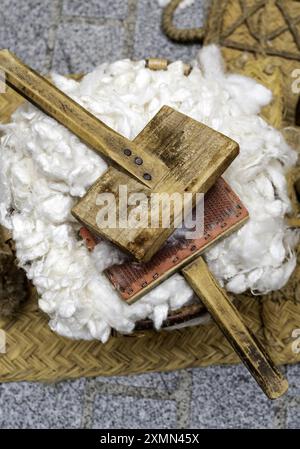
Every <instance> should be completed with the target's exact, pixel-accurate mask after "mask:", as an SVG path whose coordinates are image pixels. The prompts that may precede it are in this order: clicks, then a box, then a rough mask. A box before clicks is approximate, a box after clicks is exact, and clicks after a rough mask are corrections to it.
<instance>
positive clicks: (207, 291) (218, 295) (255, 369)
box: [182, 257, 288, 399]
mask: <svg viewBox="0 0 300 449" xmlns="http://www.w3.org/2000/svg"><path fill="white" fill-rule="evenodd" d="M182 273H183V275H184V277H185V279H186V280H187V282H188V283H189V285H190V286H191V287H192V288H193V290H194V292H195V293H196V294H197V295H198V296H199V298H200V299H201V301H202V303H203V304H204V305H205V307H206V308H207V310H208V311H209V312H210V314H211V315H212V317H213V318H214V320H215V321H216V323H217V324H218V326H219V328H220V329H221V330H222V332H223V333H224V335H225V336H226V337H227V339H228V341H229V342H230V343H231V345H232V346H233V348H234V349H235V351H236V352H237V354H238V355H239V357H240V358H241V360H242V362H244V364H245V365H246V366H247V367H248V369H249V371H250V373H251V374H252V375H253V377H254V378H255V380H256V381H257V383H258V384H259V385H260V387H261V388H262V390H263V391H264V392H265V394H266V395H267V396H268V397H269V398H270V399H277V398H279V397H280V396H282V395H283V394H284V393H285V392H286V391H287V389H288V382H287V380H286V379H285V378H284V377H283V375H282V374H281V372H280V371H279V370H278V369H277V368H276V367H275V366H274V364H273V362H272V361H271V360H270V358H269V356H268V355H267V354H266V352H265V351H264V349H263V348H262V347H261V345H260V343H259V342H258V341H257V340H256V339H255V337H254V336H253V335H252V334H251V332H250V331H249V329H248V328H247V327H246V325H245V324H244V322H243V321H242V319H241V317H240V314H239V313H238V311H237V309H236V308H235V306H234V305H233V304H232V302H231V301H230V299H229V298H228V296H227V294H226V292H225V290H224V289H223V288H221V287H220V285H219V284H218V282H217V281H216V279H215V278H214V277H213V275H212V274H211V272H210V271H209V269H208V267H207V265H206V263H205V262H204V260H203V259H202V257H199V258H198V259H197V260H196V261H194V262H193V263H192V264H190V265H188V266H187V267H185V268H184V269H183V271H182Z"/></svg>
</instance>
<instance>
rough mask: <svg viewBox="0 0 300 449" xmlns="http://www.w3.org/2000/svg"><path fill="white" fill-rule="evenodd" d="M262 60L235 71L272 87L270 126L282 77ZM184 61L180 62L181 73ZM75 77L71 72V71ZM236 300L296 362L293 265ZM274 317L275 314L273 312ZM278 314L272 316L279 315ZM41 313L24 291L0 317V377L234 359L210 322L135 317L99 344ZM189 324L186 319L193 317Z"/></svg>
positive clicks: (298, 282)
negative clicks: (274, 281)
mask: <svg viewBox="0 0 300 449" xmlns="http://www.w3.org/2000/svg"><path fill="white" fill-rule="evenodd" d="M267 64H268V62H267V60H264V59H260V60H259V63H257V62H256V61H249V62H248V63H247V64H245V65H244V67H243V68H241V69H240V71H241V72H242V73H244V74H247V75H250V76H252V77H254V78H256V79H257V80H258V81H260V82H261V83H262V84H264V85H266V86H267V87H269V88H271V89H272V90H273V92H274V94H275V96H274V101H273V102H272V104H271V105H270V106H268V107H267V108H265V110H264V111H263V114H262V115H263V116H264V118H265V119H266V120H268V121H269V122H270V123H271V124H272V125H274V126H277V127H278V126H280V124H281V122H282V114H283V107H282V83H281V73H280V71H278V70H275V71H273V72H272V73H269V72H268V70H266V65H267ZM147 65H148V67H149V68H150V69H152V70H164V69H166V67H167V65H168V61H166V60H161V59H149V60H148V61H147ZM189 71H190V67H189V66H186V67H185V73H186V75H187V74H188V73H189ZM76 78H78V77H76ZM22 101H23V100H22V99H21V98H20V97H19V96H17V95H16V94H15V93H14V92H13V91H11V90H10V89H8V91H7V93H6V94H5V95H1V96H0V121H1V122H8V121H9V120H10V116H11V114H12V112H13V111H14V110H15V109H16V108H17V107H18V106H19V105H20V104H21V103H22ZM284 132H285V134H286V136H287V138H288V139H289V140H290V141H291V143H292V144H294V145H295V146H296V147H297V148H299V147H300V146H299V142H300V132H299V131H298V129H297V128H294V127H290V128H286V129H285V130H284ZM298 177H299V168H296V169H295V170H293V171H292V173H291V174H290V175H289V177H288V183H289V191H290V196H291V198H292V202H293V205H294V211H295V214H294V216H293V217H287V220H289V222H290V224H291V225H293V226H299V218H297V217H298V215H299V213H300V206H299V202H298V201H297V194H296V192H295V189H294V186H295V181H296V180H297V179H298ZM234 300H235V303H236V305H237V307H238V308H239V310H240V312H241V313H242V315H243V318H244V319H245V322H246V323H247V325H248V326H249V327H250V328H251V329H252V331H253V332H255V334H256V335H257V337H258V338H259V339H260V340H261V342H262V344H263V345H264V346H265V348H266V349H267V351H268V352H269V354H270V355H271V357H272V358H273V359H274V361H275V362H276V363H286V362H290V363H295V362H297V361H300V354H297V353H295V352H292V350H291V344H292V343H293V338H292V332H293V330H294V329H296V328H300V264H298V267H297V270H296V271H295V273H294V275H293V277H292V278H291V280H290V281H289V283H288V285H287V286H286V287H285V288H284V289H282V290H281V291H279V292H275V293H272V294H269V295H264V296H260V297H256V298H253V297H252V295H251V294H250V293H246V294H243V295H236V296H235V298H234ZM205 313H206V312H205V310H204V308H203V306H202V304H201V303H200V301H199V304H196V305H191V306H186V307H183V308H181V309H179V310H177V311H175V312H173V313H171V314H170V315H169V316H168V319H167V320H166V321H165V322H164V325H163V327H165V328H169V329H171V328H172V326H174V325H178V324H182V323H184V324H190V323H191V320H195V319H197V318H198V317H200V316H202V315H203V314H205ZM276 317H277V318H276ZM278 317H279V318H278ZM47 320H48V318H47V316H46V315H45V314H43V313H42V312H41V311H40V310H39V308H38V305H37V295H36V292H35V290H34V289H32V290H31V295H30V300H29V301H27V302H26V303H25V304H24V307H23V308H22V310H21V311H20V312H19V313H18V315H17V316H15V317H13V318H10V319H7V318H3V319H2V320H0V328H2V329H4V330H6V332H7V339H8V351H7V354H5V355H3V356H1V355H0V373H1V374H0V381H11V380H24V379H26V380H58V379H63V378H75V377H79V376H95V375H100V374H102V375H117V374H129V373H139V372H147V371H166V370H172V369H179V368H185V367H189V366H206V365H210V364H213V363H237V362H238V361H239V360H238V358H237V356H236V355H235V353H234V352H233V351H232V348H231V347H230V345H229V343H228V342H227V341H226V339H225V338H224V337H223V335H222V334H221V332H220V331H219V329H218V328H217V327H216V326H215V324H214V323H213V322H210V323H208V324H205V325H202V326H196V327H193V328H186V329H180V330H172V332H165V331H164V330H162V331H161V332H159V333H157V332H155V331H154V330H152V328H153V323H152V321H151V320H143V321H140V322H138V323H137V325H136V331H137V332H134V333H133V334H132V335H130V336H121V335H117V334H115V335H114V336H112V337H111V339H110V340H109V342H108V343H107V344H106V345H101V344H99V342H85V341H79V342H77V341H72V340H68V339H66V338H62V337H60V336H58V335H56V334H54V333H53V332H51V330H50V329H49V327H48V326H47ZM192 323H193V321H192Z"/></svg>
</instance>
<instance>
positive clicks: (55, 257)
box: [0, 46, 298, 342]
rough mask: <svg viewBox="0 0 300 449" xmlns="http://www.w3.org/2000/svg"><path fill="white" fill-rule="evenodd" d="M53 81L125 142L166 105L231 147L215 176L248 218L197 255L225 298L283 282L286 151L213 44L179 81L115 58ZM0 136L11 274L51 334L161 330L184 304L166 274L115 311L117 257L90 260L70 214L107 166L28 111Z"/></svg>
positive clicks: (0, 188) (1, 198)
mask: <svg viewBox="0 0 300 449" xmlns="http://www.w3.org/2000/svg"><path fill="white" fill-rule="evenodd" d="M53 80H54V82H55V84H56V85H57V86H58V87H59V88H60V89H62V90H64V91H65V92H66V93H67V94H68V95H70V96H71V97H72V98H74V99H75V100H76V101H78V102H79V103H81V104H82V105H83V106H84V107H86V108H87V109H89V110H90V111H91V112H92V113H93V114H95V115H96V116H97V117H99V118H100V119H101V120H103V121H104V122H105V123H106V124H107V125H109V126H111V127H112V128H114V129H115V130H116V131H118V132H120V133H121V134H123V135H125V136H126V137H128V138H130V139H133V138H134V137H135V136H136V135H137V134H138V133H139V132H140V131H141V129H142V128H143V127H144V126H145V125H146V124H147V123H148V122H149V120H151V118H152V117H153V116H154V115H155V113H156V112H157V111H158V110H159V109H160V107H161V106H162V105H165V104H167V105H169V106H171V107H174V108H175V109H177V110H179V111H181V112H183V113H185V114H187V115H189V116H191V117H193V118H194V119H197V120H199V121H201V122H203V123H205V124H207V125H209V126H211V127H212V128H214V129H216V130H218V131H221V132H222V133H224V134H226V135H228V136H229V137H231V138H233V139H235V140H236V141H238V142H239V144H240V155H239V156H238V157H237V159H236V160H235V161H234V162H233V164H232V165H231V166H230V168H229V169H228V170H227V171H226V173H225V178H226V179H227V181H228V182H229V183H230V185H231V186H232V187H233V188H234V190H235V191H236V192H237V194H238V195H239V196H240V197H241V199H242V200H243V202H244V204H245V205H246V207H247V208H248V209H249V212H250V217H251V218H250V220H249V222H248V223H247V224H245V225H244V227H243V228H242V229H241V230H239V231H238V232H236V233H235V234H234V235H232V236H230V237H228V238H226V239H225V240H223V241H222V242H220V243H218V244H217V245H216V246H215V247H214V248H213V249H210V250H209V251H207V252H206V259H207V261H208V263H209V266H210V268H211V270H212V271H213V272H214V273H215V275H216V276H217V277H218V279H219V281H220V282H221V283H222V284H225V286H226V288H227V289H228V290H229V291H231V292H243V291H245V290H246V289H251V290H252V291H253V292H255V293H256V292H266V291H270V290H274V289H279V288H281V287H282V286H283V285H284V284H285V283H286V281H287V280H288V278H289V276H290V274H291V273H292V271H293V269H294V267H295V264H296V260H295V256H294V254H293V252H292V250H293V248H294V247H295V245H296V242H297V238H298V235H297V234H296V232H294V231H292V230H289V229H288V228H287V227H286V225H285V224H284V220H283V217H284V214H285V213H286V212H287V211H289V210H290V202H289V199H288V196H287V190H286V182H285V177H284V173H285V171H286V170H287V168H288V167H290V166H292V165H293V164H295V161H296V154H295V152H294V151H292V150H291V149H290V148H289V146H288V145H287V144H286V142H285V141H284V139H283V137H282V135H281V134H280V133H279V132H278V131H276V130H275V129H274V128H272V127H271V126H269V125H268V124H267V123H266V122H265V121H264V120H263V119H261V118H260V117H259V116H258V113H259V111H260V109H261V107H262V106H265V105H266V104H268V103H269V102H270V100H271V92H270V91H269V90H267V89H266V88H265V87H263V86H261V85H259V84H258V83H257V82H255V81H254V80H252V79H250V78H246V77H244V76H240V75H226V74H224V72H223V68H222V60H221V56H220V52H219V49H218V48H217V47H215V46H209V47H206V48H203V49H202V50H201V51H200V53H199V56H198V58H197V61H195V62H194V68H193V70H192V72H191V74H190V75H189V76H188V77H186V76H184V75H183V65H182V63H181V62H176V63H173V64H171V65H170V66H169V68H168V70H167V71H165V72H155V71H150V70H148V69H146V68H145V63H144V61H140V62H131V61H129V60H123V61H118V62H115V63H113V64H102V65H101V66H99V67H97V68H96V69H95V70H94V71H93V72H91V73H90V74H88V75H86V76H85V77H84V78H83V80H82V81H81V82H77V81H74V80H70V79H66V78H65V77H62V76H59V75H56V74H53ZM1 130H2V131H3V136H2V138H1V150H0V151H1V154H0V157H1V170H0V221H1V223H2V224H3V225H5V226H7V227H8V228H10V229H11V230H12V232H13V237H14V239H15V242H16V248H17V256H18V259H19V262H20V266H22V267H23V268H24V269H25V270H26V272H27V275H28V277H29V278H30V279H31V280H32V281H33V283H34V285H35V286H36V288H37V291H38V293H39V295H40V300H39V305H40V308H41V309H42V310H43V311H44V312H46V313H48V314H49V316H50V327H51V328H52V329H53V330H54V331H56V332H58V333H59V334H61V335H64V336H67V337H72V338H82V339H99V340H101V341H102V342H105V341H107V339H108V338H109V336H110V332H111V328H115V329H116V330H118V331H119V332H123V333H129V332H131V331H132V330H133V328H134V324H135V321H136V320H138V319H141V318H146V317H150V318H152V319H154V321H155V325H156V327H157V328H159V327H160V326H161V323H162V321H163V319H164V318H165V317H166V315H167V313H168V310H170V309H176V308H178V307H180V306H182V305H183V304H186V303H187V302H189V301H191V300H192V299H193V293H192V290H191V289H190V287H189V286H188V285H187V284H186V283H185V281H184V279H183V278H182V276H181V275H179V274H176V275H174V276H172V277H171V278H170V279H168V280H167V281H165V282H164V283H163V284H161V285H160V286H159V287H157V288H156V289H155V290H153V291H152V292H150V293H149V294H147V295H146V296H144V297H143V298H142V299H141V300H140V301H138V302H137V303H135V304H133V305H131V306H128V305H127V304H125V303H124V302H123V301H122V300H121V299H120V298H119V297H118V295H117V293H116V292H115V291H114V290H113V288H112V287H111V285H110V284H109V282H108V281H107V279H106V277H105V276H104V275H103V274H102V271H103V269H104V268H106V267H108V266H109V265H111V264H113V263H115V262H118V261H121V260H123V255H122V253H121V252H120V251H119V250H118V249H117V248H114V247H113V246H112V245H110V244H109V243H105V242H103V243H100V244H99V245H97V246H96V248H95V250H94V252H93V253H89V252H88V250H87V249H86V247H85V245H84V243H83V242H82V241H80V240H79V239H78V237H77V234H78V229H79V225H78V223H76V221H75V219H74V218H72V216H71V214H70V209H71V207H72V205H73V204H74V203H75V202H76V201H77V200H78V198H79V197H82V196H83V195H84V194H85V192H86V190H87V189H88V187H89V186H90V185H91V184H92V183H94V182H95V181H96V179H97V178H98V177H99V176H100V175H101V174H102V173H103V172H104V170H105V169H106V163H105V162H104V161H103V160H102V159H101V157H99V156H98V155H96V154H95V153H94V152H93V151H92V150H90V149H89V148H87V147H86V146H85V145H84V144H83V143H81V142H80V140H79V139H78V138H77V137H75V136H74V135H73V134H72V133H71V132H69V131H68V130H67V129H65V128H64V127H63V126H61V125H59V124H58V123H57V122H56V121H54V120H53V119H51V118H49V117H48V116H46V115H45V114H43V113H42V112H40V111H39V110H37V109H36V108H35V107H33V106H32V105H30V104H29V103H26V104H24V105H23V106H21V107H20V108H19V109H18V110H17V111H16V112H15V113H14V114H13V118H12V122H11V123H10V124H7V125H2V126H1ZM12 209H13V211H12Z"/></svg>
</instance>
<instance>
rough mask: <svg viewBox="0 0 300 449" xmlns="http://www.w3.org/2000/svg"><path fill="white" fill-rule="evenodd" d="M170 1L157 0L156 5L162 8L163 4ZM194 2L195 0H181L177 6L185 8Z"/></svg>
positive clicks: (165, 4)
mask: <svg viewBox="0 0 300 449" xmlns="http://www.w3.org/2000/svg"><path fill="white" fill-rule="evenodd" d="M170 2H171V0H157V3H158V5H159V6H160V7H161V8H164V7H165V6H167V5H168V4H169V3H170ZM194 3H195V0H183V1H182V2H181V3H180V4H179V6H178V8H179V9H180V8H181V9H183V8H187V7H188V6H192V5H193V4H194Z"/></svg>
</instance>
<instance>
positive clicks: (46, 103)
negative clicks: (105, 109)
mask: <svg viewBox="0 0 300 449" xmlns="http://www.w3.org/2000/svg"><path fill="white" fill-rule="evenodd" d="M0 69H1V70H3V71H4V72H5V81H6V83H7V84H8V85H9V86H10V87H11V88H12V89H14V90H16V91H17V92H18V93H19V94H20V95H22V96H23V97H24V98H26V99H27V100H29V101H30V102H31V103H33V104H34V105H35V106H37V107H38V108H40V109H42V110H43V111H44V112H45V113H46V114H48V115H50V116H51V117H53V118H54V119H55V120H57V121H58V122H59V123H61V124H62V125H64V126H65V127H66V128H68V129H69V130H70V131H72V132H73V133H74V134H76V136H78V137H79V138H80V139H81V140H82V141H83V142H85V143H86V144H87V145H89V146H91V147H92V148H93V150H95V151H96V152H98V153H100V154H101V155H102V156H104V157H108V158H109V159H111V160H112V161H113V162H114V163H116V164H117V165H118V166H120V167H122V169H124V170H125V171H126V172H128V173H129V174H130V175H132V176H134V177H135V178H136V179H138V180H139V181H140V182H141V183H142V184H144V185H146V186H148V187H153V186H154V185H155V184H156V183H157V182H158V181H159V179H160V178H161V177H162V176H163V175H164V174H165V173H166V171H167V168H166V166H165V165H164V163H163V162H162V161H161V160H159V159H158V158H156V157H154V156H153V154H152V152H151V148H150V147H147V148H146V147H143V148H139V147H138V146H137V145H136V144H135V143H134V142H132V141H130V140H128V139H126V138H125V137H123V136H121V135H120V134H118V133H117V132H115V131H113V130H112V129H111V128H109V127H108V126H107V125H105V124H104V123H103V122H101V121H100V120H99V119H97V117H95V116H94V115H93V114H91V113H90V112H88V111H87V110H86V109H84V108H83V107H82V106H80V105H79V104H78V103H76V102H75V101H73V100H72V99H71V98H70V97H68V96H67V95H66V94H64V93H63V92H62V91H60V90H59V89H57V88H56V87H55V86H54V85H53V84H51V83H50V82H49V81H48V80H47V79H45V78H43V77H42V76H41V75H39V74H38V73H37V72H35V71H34V70H32V69H31V68H29V67H28V66H26V65H25V64H23V63H22V62H21V61H20V60H19V59H18V58H17V57H16V56H15V55H14V54H13V53H11V52H10V51H8V50H1V51H0ZM127 150H130V152H131V155H130V157H128V156H127V155H126V152H127ZM136 157H139V158H140V159H141V160H142V161H143V163H142V164H141V165H138V164H136V163H135V159H136ZM145 174H146V175H147V176H145ZM148 175H150V177H149V176H148Z"/></svg>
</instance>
